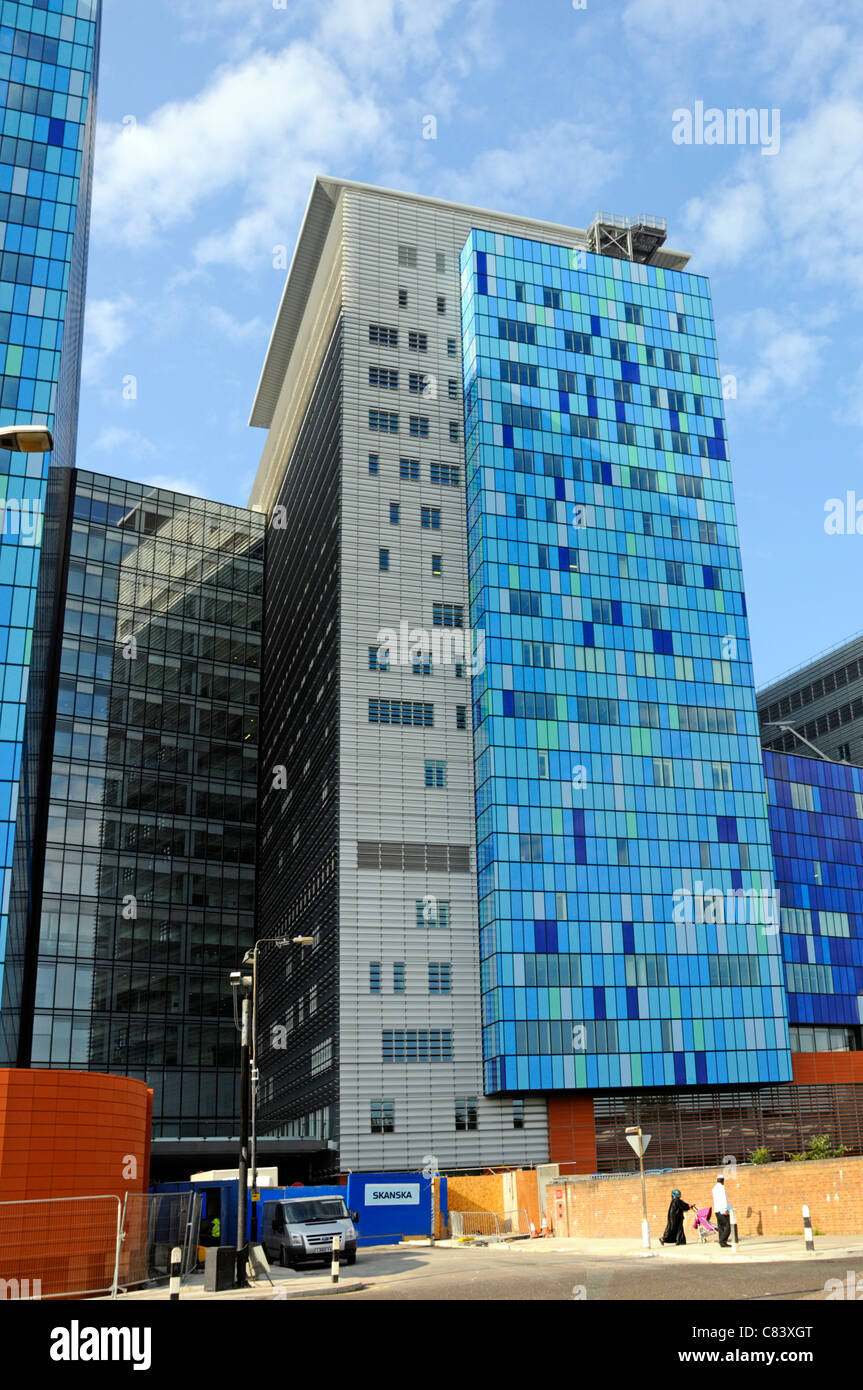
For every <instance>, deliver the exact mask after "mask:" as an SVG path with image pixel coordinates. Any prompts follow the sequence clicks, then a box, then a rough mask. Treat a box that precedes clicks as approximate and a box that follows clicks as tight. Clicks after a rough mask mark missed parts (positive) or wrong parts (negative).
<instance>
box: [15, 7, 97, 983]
mask: <svg viewBox="0 0 863 1390" xmlns="http://www.w3.org/2000/svg"><path fill="white" fill-rule="evenodd" d="M99 27H100V8H99V4H98V0H35V3H33V4H13V3H10V0H2V3H0V424H4V425H8V424H15V423H22V424H30V423H37V424H45V425H48V426H49V427H50V428H51V429H52V430H53V431H54V435H55V456H56V458H57V461H58V462H63V463H72V462H74V438H75V430H76V424H77V398H78V383H79V378H80V349H81V332H82V323H83V296H84V281H85V269H86V253H87V232H88V225H89V199H90V187H91V179H92V155H93V140H94V133H95V72H96V65H97V59H98V45H99ZM50 462H51V458H50V456H49V455H38V454H31V455H24V454H11V453H7V452H6V451H0V516H1V517H2V526H0V680H2V697H0V769H2V770H0V877H2V883H3V892H2V916H0V983H2V971H3V961H4V959H5V953H6V933H7V925H8V917H7V913H8V899H9V868H10V865H11V862H12V847H13V840H14V828H15V815H16V803H17V797H18V785H19V775H20V771H21V757H22V740H23V737H24V711H25V704H26V697H27V678H28V672H29V667H30V654H31V645H32V637H33V619H34V605H35V595H36V580H37V575H38V565H39V553H40V544H41V535H42V517H43V514H44V502H45V484H46V479H47V473H48V468H49V465H50Z"/></svg>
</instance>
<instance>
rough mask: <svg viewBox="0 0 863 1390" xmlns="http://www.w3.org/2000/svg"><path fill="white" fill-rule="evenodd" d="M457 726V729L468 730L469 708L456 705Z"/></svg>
mask: <svg viewBox="0 0 863 1390" xmlns="http://www.w3.org/2000/svg"><path fill="white" fill-rule="evenodd" d="M455 726H456V728H457V729H466V728H467V706H466V705H456V707H455Z"/></svg>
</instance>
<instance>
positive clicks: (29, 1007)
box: [13, 468, 264, 1139]
mask: <svg viewBox="0 0 863 1390" xmlns="http://www.w3.org/2000/svg"><path fill="white" fill-rule="evenodd" d="M51 482H52V486H51V495H50V499H49V511H48V517H47V524H46V536H47V537H48V538H50V543H51V545H52V547H56V550H53V549H52V551H51V552H50V553H46V565H45V569H44V574H45V586H44V588H43V587H42V586H41V585H40V600H41V599H43V598H44V600H45V602H44V604H43V603H41V602H40V617H41V618H42V619H43V621H44V624H45V626H44V630H43V627H42V625H41V623H40V625H39V626H38V628H37V636H38V638H39V642H38V653H39V657H40V659H39V663H38V665H36V666H34V673H33V689H34V699H35V697H36V696H37V695H38V696H39V697H40V698H41V701H42V707H41V717H40V719H39V727H40V730H41V739H40V748H41V756H40V757H39V758H38V759H34V762H33V767H32V775H31V777H30V778H29V779H28V788H27V790H28V796H27V810H28V818H27V821H26V826H24V827H22V834H21V839H22V842H23V841H24V840H25V839H29V841H30V843H31V844H32V845H33V847H34V851H35V852H34V856H33V860H32V863H31V866H30V872H29V873H28V866H27V864H26V862H24V857H23V856H22V858H21V877H16V882H15V891H14V894H13V917H14V921H15V926H16V932H15V939H16V941H18V942H21V943H23V951H22V959H21V960H20V962H19V963H18V964H19V969H20V974H21V977H22V979H23V982H24V983H23V1005H22V1008H21V1016H20V1028H19V1041H18V1062H19V1065H32V1066H35V1067H49V1066H50V1067H72V1068H82V1069H93V1070H98V1071H107V1072H118V1073H122V1074H124V1075H130V1076H137V1077H140V1078H141V1079H143V1080H146V1081H147V1082H148V1084H149V1085H151V1086H152V1087H153V1089H154V1092H155V1105H154V1138H156V1139H160V1138H182V1137H184V1136H194V1137H198V1136H203V1137H205V1138H206V1137H208V1136H209V1137H213V1136H229V1135H232V1134H234V1133H235V1132H236V1101H235V1078H236V1066H237V1048H236V1032H235V1028H234V1023H233V1017H232V1005H231V995H230V991H229V990H228V989H227V987H226V975H227V972H228V971H229V970H230V969H232V968H235V967H236V965H237V963H238V962H239V960H240V959H241V958H242V955H243V952H244V951H245V950H246V949H247V948H248V946H250V945H251V943H252V940H253V910H254V854H255V824H256V777H257V740H258V717H259V679H260V669H259V668H260V643H261V602H262V599H261V592H262V565H263V555H262V551H263V524H264V523H263V518H261V517H260V516H257V515H255V514H253V513H252V512H248V511H245V510H243V509H241V508H237V507H232V506H226V505H222V504H219V503H216V502H206V501H204V500H202V499H199V498H194V497H187V496H185V495H182V494H179V493H172V492H166V491H163V490H161V489H155V488H148V487H146V486H142V485H140V484H136V483H125V482H122V481H121V480H118V479H115V478H107V477H101V476H99V475H96V474H91V473H85V472H81V471H77V470H65V469H57V468H55V469H52V479H51ZM46 544H47V542H46ZM49 583H51V584H53V585H54V586H55V588H56V591H57V597H56V600H55V601H53V602H52V601H51V596H50V595H49V594H48V593H47V592H45V590H47V587H48V585H49ZM40 847H43V848H42V853H41V855H40V853H39V849H40Z"/></svg>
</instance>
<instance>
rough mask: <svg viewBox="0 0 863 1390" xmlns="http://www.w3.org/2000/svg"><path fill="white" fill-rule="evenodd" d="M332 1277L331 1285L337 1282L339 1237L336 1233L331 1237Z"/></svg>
mask: <svg viewBox="0 0 863 1390" xmlns="http://www.w3.org/2000/svg"><path fill="white" fill-rule="evenodd" d="M332 1276H333V1283H334V1284H337V1283H338V1282H339V1235H338V1232H336V1234H335V1235H334V1236H333V1266H332Z"/></svg>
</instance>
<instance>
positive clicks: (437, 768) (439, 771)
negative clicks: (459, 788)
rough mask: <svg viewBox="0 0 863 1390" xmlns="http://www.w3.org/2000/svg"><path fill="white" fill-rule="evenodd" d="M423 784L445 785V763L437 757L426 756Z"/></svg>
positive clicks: (432, 785)
mask: <svg viewBox="0 0 863 1390" xmlns="http://www.w3.org/2000/svg"><path fill="white" fill-rule="evenodd" d="M425 784H426V786H427V787H445V786H446V763H445V762H441V761H440V759H438V758H426V764H425Z"/></svg>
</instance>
